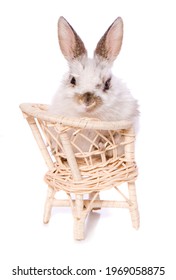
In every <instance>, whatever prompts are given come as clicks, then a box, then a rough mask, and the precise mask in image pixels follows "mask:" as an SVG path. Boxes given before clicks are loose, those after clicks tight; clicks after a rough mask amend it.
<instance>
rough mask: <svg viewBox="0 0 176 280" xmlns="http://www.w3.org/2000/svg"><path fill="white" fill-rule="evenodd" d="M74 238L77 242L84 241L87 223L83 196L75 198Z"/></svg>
mask: <svg viewBox="0 0 176 280" xmlns="http://www.w3.org/2000/svg"><path fill="white" fill-rule="evenodd" d="M73 215H74V228H73V231H74V238H75V239H76V240H82V239H84V223H85V218H86V215H85V212H84V203H83V195H76V196H75V208H74V213H73Z"/></svg>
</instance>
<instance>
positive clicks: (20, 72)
mask: <svg viewBox="0 0 176 280" xmlns="http://www.w3.org/2000/svg"><path fill="white" fill-rule="evenodd" d="M174 2H175V1H171V0H167V1H162V0H161V1H157V0H156V1H149V0H148V1H137V0H133V1H130V0H129V1H125V0H123V1H122V0H121V1H118V0H106V1H104V0H101V1H91V0H90V1H81V0H80V1H79V0H74V1H71V0H70V1H68V0H63V1H59V0H57V1H56V0H50V1H49V0H43V1H40V0H35V1H34V0H31V1H25V0H24V1H22V0H21V1H20V0H16V1H10V0H4V1H0V141H1V143H0V165H1V169H0V173H1V180H0V184H1V186H0V207H1V209H0V215H1V218H0V222H1V224H0V225H1V230H0V235H1V237H0V242H1V243H2V244H1V245H0V254H1V255H2V257H1V265H0V275H2V276H1V279H9V280H10V279H22V278H23V277H20V276H16V277H15V276H12V275H11V274H12V269H13V268H16V266H17V265H19V266H20V267H21V268H27V267H30V266H35V267H37V268H50V267H53V266H55V267H57V268H65V267H66V266H67V265H70V267H72V268H96V269H98V270H99V269H102V270H103V271H104V272H102V273H101V274H100V273H99V274H97V276H94V277H90V276H89V277H88V276H84V277H83V276H82V277H80V279H89V278H90V279H117V278H118V277H119V278H118V279H136V278H135V277H133V276H126V277H125V276H124V277H122V276H121V277H120V276H117V275H116V276H106V275H105V268H106V267H107V266H117V267H119V266H164V267H165V269H166V274H165V275H164V276H159V275H157V276H153V277H152V276H143V277H140V279H143V278H145V279H164V280H166V279H168V280H170V279H174V277H175V276H176V271H175V259H176V255H175V254H176V253H175V251H176V241H175V239H176V230H175V224H176V222H175V220H176V200H175V197H176V192H175V188H176V180H175V174H176V171H175V167H176V159H175V157H176V148H175V146H176V144H175V143H176V133H175V129H176V127H175V120H176V109H175V108H176V106H175V104H176V101H175V95H176V79H175V72H176V71H175V68H176V66H175V65H176V55H175V52H176V37H175V34H176V31H175V30H176V17H175V6H174ZM60 15H63V16H64V17H65V18H66V19H67V20H68V21H69V22H70V23H71V24H72V25H73V27H74V28H75V30H76V31H77V32H78V34H79V35H80V37H81V38H82V39H83V41H84V42H85V45H86V47H87V49H88V50H90V56H91V55H92V51H93V49H94V48H95V46H96V43H97V41H98V40H99V39H100V37H101V36H102V35H103V33H104V32H105V31H106V29H107V28H108V27H109V25H110V24H111V23H112V22H113V21H114V19H115V18H116V17H117V16H121V17H122V18H123V20H124V41H123V47H122V51H121V53H120V55H119V58H118V59H117V60H116V62H115V64H114V68H113V72H114V73H116V75H117V76H119V77H121V78H123V80H125V81H126V82H127V84H128V86H129V88H130V89H131V91H132V94H133V96H134V97H135V98H137V99H138V100H139V104H140V111H141V118H140V119H141V120H140V131H139V134H138V137H137V144H136V160H137V163H138V166H139V178H138V180H137V195H138V202H139V209H140V216H141V226H140V229H139V230H138V231H135V230H134V229H133V228H132V227H131V221H130V216H129V214H128V212H127V211H126V210H123V209H122V210H121V209H112V210H107V209H104V210H102V211H101V213H100V214H98V213H95V214H94V215H91V216H90V219H89V221H88V227H87V229H86V239H85V240H84V241H81V242H78V241H74V240H73V235H72V226H73V224H72V216H71V213H70V210H67V209H56V210H54V211H53V213H52V217H51V220H50V223H49V224H48V225H47V226H46V225H43V223H42V216H43V207H44V201H45V195H46V189H47V188H46V185H45V183H44V182H43V175H44V173H45V172H46V171H47V168H46V166H45V164H44V161H43V158H42V156H41V155H40V152H39V151H38V148H37V145H36V143H35V142H34V139H33V137H32V134H31V131H30V129H29V128H28V126H27V123H26V122H25V120H24V119H23V117H22V114H21V112H20V110H19V108H18V106H19V104H20V103H22V102H36V103H37V102H39V103H50V101H51V98H52V96H53V94H54V93H55V91H56V89H57V87H58V85H59V83H60V80H61V78H62V75H63V74H64V73H65V71H66V69H67V63H66V61H65V60H64V58H63V57H62V54H61V52H60V50H59V46H58V41H57V20H58V18H59V16H60ZM24 278H25V279H32V276H31V277H29V276H25V277H24ZM67 278H68V277H67V276H62V279H67ZM35 279H42V280H44V279H61V276H60V278H59V277H57V276H55V277H54V276H53V277H46V276H43V277H42V276H35ZM72 279H74V277H72ZM75 279H76V278H75Z"/></svg>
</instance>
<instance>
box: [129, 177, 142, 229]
mask: <svg viewBox="0 0 176 280" xmlns="http://www.w3.org/2000/svg"><path fill="white" fill-rule="evenodd" d="M128 191H129V200H130V203H131V204H130V205H129V210H130V214H131V221H132V225H133V227H134V228H135V229H138V228H139V224H140V218H139V211H138V204H137V197H136V187H135V183H134V182H129V183H128Z"/></svg>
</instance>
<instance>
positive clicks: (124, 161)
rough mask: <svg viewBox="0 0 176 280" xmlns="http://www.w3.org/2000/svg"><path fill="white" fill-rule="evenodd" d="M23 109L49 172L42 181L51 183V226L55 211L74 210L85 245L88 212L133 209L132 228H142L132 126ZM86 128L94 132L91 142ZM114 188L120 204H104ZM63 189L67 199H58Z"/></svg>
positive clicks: (44, 107)
mask: <svg viewBox="0 0 176 280" xmlns="http://www.w3.org/2000/svg"><path fill="white" fill-rule="evenodd" d="M20 108H21V110H22V112H23V115H24V117H25V118H26V120H27V121H28V124H29V126H30V127H31V130H32V132H33V135H34V137H35V140H36V141H37V143H38V146H39V149H40V151H41V153H42V155H43V158H44V160H45V162H46V164H47V166H48V169H49V170H48V172H47V173H46V174H45V177H44V179H45V182H46V183H47V184H48V193H47V198H46V203H45V209H44V223H48V222H49V219H50V215H51V210H52V207H58V206H60V207H71V209H72V212H73V217H74V238H75V239H77V240H81V239H84V224H85V219H86V217H87V215H88V214H89V213H90V211H92V210H97V209H101V208H102V207H107V208H118V207H120V208H128V209H129V211H130V214H131V220H132V225H133V227H134V228H136V229H138V227H139V213H138V206H137V198H136V189H135V180H136V178H137V166H136V163H135V161H134V141H135V135H134V132H133V128H132V125H131V123H130V122H128V121H120V122H105V121H99V120H94V119H88V118H83V119H76V118H75V119H71V118H66V117H61V116H60V117H58V116H54V115H51V114H49V113H48V111H47V109H48V106H47V105H43V104H21V105H20ZM87 129H88V130H89V131H90V130H91V131H93V137H91V138H90V139H89V137H88V136H87V135H88V134H86V133H85V131H87ZM117 135H118V139H120V140H118V141H116V136H117ZM80 141H81V143H87V146H88V147H89V148H88V150H87V151H84V150H81V148H80V145H78V142H79V143H80ZM119 149H120V151H121V153H119ZM122 151H123V153H122ZM122 183H127V184H128V195H125V194H124V193H123V192H122V191H121V190H120V189H119V185H121V184H122ZM111 188H114V189H115V190H117V192H118V193H119V194H120V196H121V197H122V199H121V200H101V199H100V196H99V194H100V192H102V191H105V190H108V189H111ZM60 190H63V191H64V192H65V193H66V194H67V196H68V199H58V198H57V199H56V198H55V194H56V192H58V191H60ZM85 197H86V198H85Z"/></svg>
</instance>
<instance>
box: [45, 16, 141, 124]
mask: <svg viewBox="0 0 176 280" xmlns="http://www.w3.org/2000/svg"><path fill="white" fill-rule="evenodd" d="M122 27H123V25H122V20H121V19H120V18H118V19H117V20H116V21H115V22H114V23H113V24H112V25H111V26H110V28H109V29H108V30H107V32H106V33H105V34H104V36H103V37H102V38H101V40H100V41H99V43H98V44H97V48H96V50H95V54H94V58H93V59H90V58H88V57H87V52H86V49H85V47H84V44H83V42H82V41H81V39H80V38H79V36H78V35H77V33H76V32H75V31H74V29H73V28H72V27H71V25H70V24H69V23H68V22H67V21H66V20H65V19H64V18H63V17H61V18H60V19H59V23H58V35H59V43H60V47H61V50H62V52H63V55H64V56H65V58H66V59H67V60H68V64H69V71H68V73H67V74H66V75H65V76H64V79H63V81H62V84H61V86H60V88H59V89H58V91H57V92H56V94H55V97H54V99H53V101H52V104H51V106H50V112H52V113H54V114H57V115H64V116H68V117H78V118H80V117H90V118H98V119H100V120H105V121H118V120H131V121H132V122H134V121H135V120H136V117H137V116H138V105H137V101H136V100H135V99H134V98H133V97H132V95H131V94H130V92H129V90H128V88H127V87H126V85H125V84H124V83H123V82H122V81H121V80H120V79H118V78H117V77H115V76H114V75H113V74H112V73H111V67H112V63H113V61H114V60H115V58H116V56H117V54H118V53H119V51H120V47H121V41H122V35H123V29H122ZM119 29H120V30H119ZM121 29H122V30H121ZM111 30H112V31H111ZM119 33H120V34H121V36H120V35H119V36H118V34H119ZM108 40H109V44H110V46H108ZM119 41H120V42H119ZM66 43H67V44H66ZM113 44H114V49H113ZM77 45H78V46H77ZM80 45H81V54H80V53H79V51H80ZM116 45H117V47H116ZM110 47H111V48H110ZM115 47H116V49H115ZM76 48H78V50H77V49H76ZM117 48H118V49H117ZM75 54H78V56H76V55H75ZM103 54H106V56H103ZM73 77H74V79H75V85H74V84H73V83H72V82H73V80H72V78H73ZM108 79H110V85H109V89H107V90H105V89H104V88H105V83H106V81H107V80H108ZM71 81H72V82H71ZM85 93H91V94H92V96H93V98H95V99H96V100H97V101H98V102H97V103H96V104H95V105H96V106H94V107H93V108H91V109H89V107H88V106H87V104H86V102H81V101H80V100H81V95H82V96H83V95H84V94H85ZM77 97H79V98H80V100H79V98H77ZM92 102H93V101H92Z"/></svg>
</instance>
